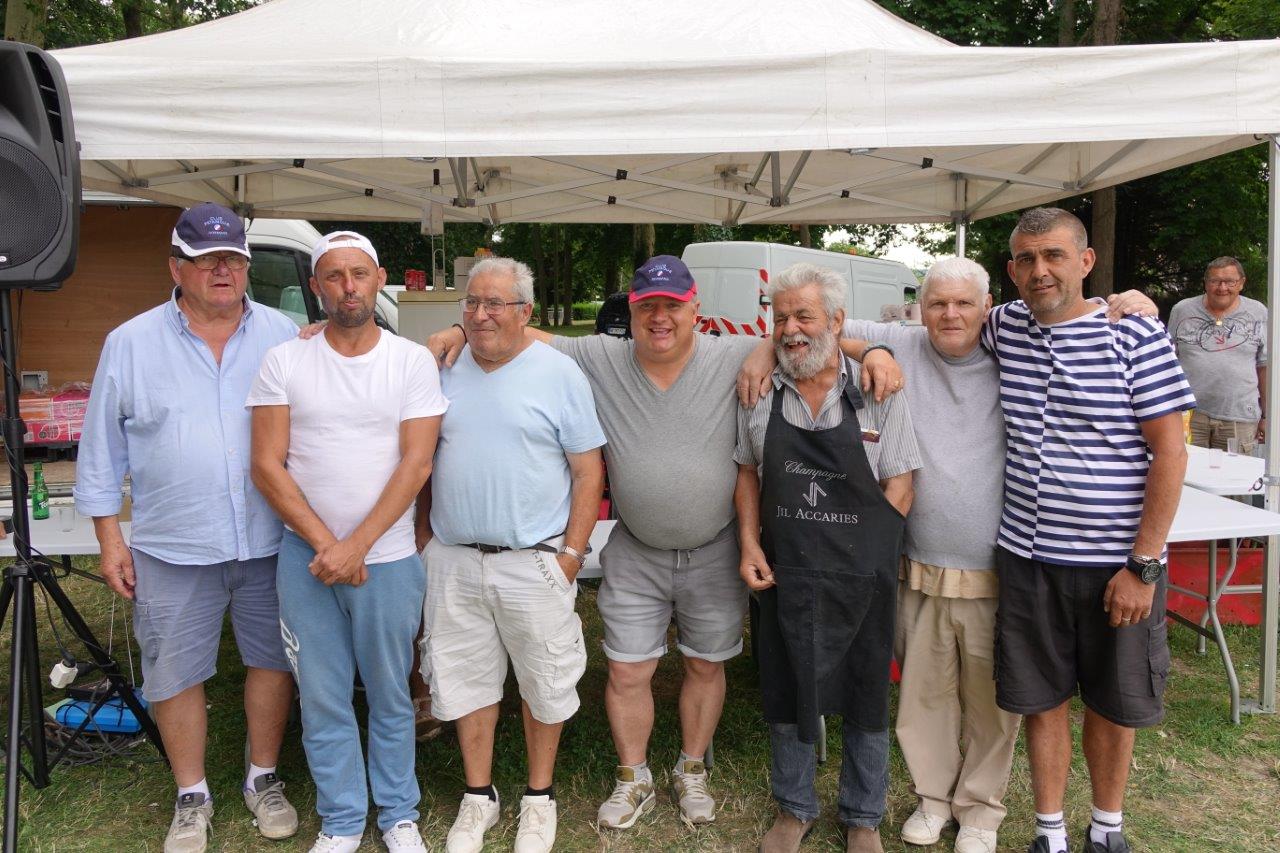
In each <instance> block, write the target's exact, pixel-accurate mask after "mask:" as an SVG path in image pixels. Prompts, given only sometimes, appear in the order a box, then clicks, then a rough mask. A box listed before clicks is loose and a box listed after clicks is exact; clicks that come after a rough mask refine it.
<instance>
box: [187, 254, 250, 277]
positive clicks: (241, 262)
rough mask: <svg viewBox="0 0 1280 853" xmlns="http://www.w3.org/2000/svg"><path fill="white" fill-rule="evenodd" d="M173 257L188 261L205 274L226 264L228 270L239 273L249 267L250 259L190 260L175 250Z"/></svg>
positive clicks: (235, 256)
mask: <svg viewBox="0 0 1280 853" xmlns="http://www.w3.org/2000/svg"><path fill="white" fill-rule="evenodd" d="M173 256H174V257H175V258H177V259H178V260H180V261H186V262H187V263H189V264H194V265H195V268H196V269H198V270H204V271H205V272H211V271H212V270H216V269H217V268H218V264H226V265H227V269H229V270H232V271H233V272H239V271H240V270H242V269H244V268H245V267H247V266H249V259H248V258H246V257H245V256H244V255H240V254H230V255H196V256H195V257H194V258H188V257H187V256H186V255H184V254H182V253H181V252H179V251H178V250H176V249H175V250H174V252H173Z"/></svg>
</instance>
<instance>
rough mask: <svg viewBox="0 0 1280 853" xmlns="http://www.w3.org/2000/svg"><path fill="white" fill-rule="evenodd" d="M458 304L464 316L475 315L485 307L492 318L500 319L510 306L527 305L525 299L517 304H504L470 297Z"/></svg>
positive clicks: (517, 301)
mask: <svg viewBox="0 0 1280 853" xmlns="http://www.w3.org/2000/svg"><path fill="white" fill-rule="evenodd" d="M458 304H459V305H460V306H462V312H463V313H464V314H474V313H476V311H478V310H479V309H480V306H481V305H483V306H484V312H485V313H486V314H488V315H489V316H490V317H500V316H502V314H503V312H505V311H506V310H507V306H508V305H527V304H528V303H527V302H526V301H525V300H523V299H517V300H516V301H515V302H504V301H503V300H501V299H476V298H475V297H472V296H468V297H467V298H466V299H459V300H458Z"/></svg>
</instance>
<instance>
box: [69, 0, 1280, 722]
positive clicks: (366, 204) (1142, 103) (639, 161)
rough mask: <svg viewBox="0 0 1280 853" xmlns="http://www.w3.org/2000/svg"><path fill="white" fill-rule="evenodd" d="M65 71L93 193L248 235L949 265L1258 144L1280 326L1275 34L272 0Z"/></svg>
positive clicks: (749, 5)
mask: <svg viewBox="0 0 1280 853" xmlns="http://www.w3.org/2000/svg"><path fill="white" fill-rule="evenodd" d="M56 56H57V59H58V60H59V61H60V62H61V64H62V66H63V68H64V70H65V72H66V77H67V81H68V84H69V87H70V91H71V97H72V106H73V108H74V110H75V118H76V126H77V136H78V138H79V140H80V142H81V143H82V146H83V148H82V158H83V171H84V185H85V187H86V188H90V189H95V190H101V191H107V192H116V193H122V194H126V195H129V196H134V197H143V198H149V199H153V200H156V201H161V202H170V203H174V204H189V203H191V202H194V201H197V200H199V201H204V200H220V201H222V202H224V203H228V204H231V205H233V206H236V207H237V208H238V209H239V210H240V211H241V212H242V213H244V214H245V215H253V216H275V217H297V218H311V219H326V218H341V219H360V218H368V219H378V220H424V221H431V222H432V223H433V224H435V225H437V226H438V225H439V223H440V222H441V221H473V222H480V221H484V222H488V223H490V224H498V223H501V222H505V221H541V222H695V223H708V224H735V223H749V222H787V223H801V222H817V223H823V222H832V223H852V222H947V221H952V222H955V223H956V225H957V230H958V233H959V234H960V235H961V240H960V242H961V245H962V240H963V237H962V235H963V229H964V224H965V223H966V222H968V221H970V220H973V219H979V218H982V217H985V216H990V215H993V214H996V213H1002V212H1005V211H1009V210H1016V209H1019V208H1023V207H1027V206H1030V205H1035V204H1041V203H1045V202H1049V201H1052V200H1054V199H1060V198H1063V197H1066V196H1071V195H1076V194H1079V193H1083V192H1089V191H1091V190H1094V189H1098V188H1101V187H1106V186H1111V185H1114V184H1118V183H1122V182H1125V181H1129V180H1133V179H1135V178H1139V177H1143V176H1145V175H1150V174H1153V173H1156V172H1159V171H1163V170H1166V169H1170V168H1173V167H1176V166H1179V165H1183V164H1186V163H1191V162H1195V161H1198V160H1202V159H1205V158H1208V157H1212V156H1215V155H1217V154H1222V153H1225V152H1228V151H1232V150H1236V149H1239V148H1243V147H1246V146H1249V145H1254V144H1257V143H1259V142H1262V141H1264V140H1267V139H1270V140H1271V141H1270V142H1269V143H1268V145H1269V149H1270V152H1271V153H1270V164H1271V175H1272V193H1271V202H1270V209H1271V232H1270V242H1269V246H1270V257H1271V264H1270V270H1269V287H1270V293H1271V294H1272V298H1271V304H1272V305H1273V306H1280V298H1277V297H1278V296H1280V267H1278V266H1277V262H1278V260H1280V233H1278V232H1277V219H1280V195H1278V194H1277V191H1276V180H1277V178H1276V165H1277V162H1276V160H1277V143H1276V141H1275V138H1276V137H1275V135H1276V134H1280V88H1277V86H1276V81H1277V80H1280V40H1278V41H1256V42H1232V43H1210V44H1177V45H1135V46H1121V47H1107V48H1070V49H1021V48H971V47H957V46H955V45H952V44H949V43H947V42H945V41H943V40H941V39H938V38H936V37H934V36H932V35H930V34H928V33H926V32H924V31H922V30H920V29H918V28H916V27H913V26H911V25H909V24H906V23H904V22H903V21H901V20H899V19H897V18H895V17H893V16H892V15H890V14H889V13H887V12H885V11H884V10H883V9H881V8H880V7H879V6H877V5H875V4H874V3H872V2H870V0H792V2H790V3H787V4H783V5H780V4H778V3H775V2H769V0H729V2H725V3H719V4H703V3H693V2H689V1H688V0H616V2H613V3H609V4H602V3H598V2H591V0H554V2H553V0H541V2H535V1H534V0H521V2H516V0H274V2H269V3H266V4H264V5H261V6H258V7H256V8H254V9H251V10H249V11H246V12H243V13H241V14H238V15H234V16H232V17H229V18H224V19H221V20H218V21H214V22H212V23H208V24H204V25H201V26H197V27H191V28H189V29H185V30H180V31H176V32H171V33H165V34H162V35H157V36H151V37H147V38H142V39H135V40H131V41H125V42H116V43H112V44H105V45H97V46H92V47H83V48H75V49H71V50H64V51H59V52H57V53H56ZM961 250H962V249H961ZM1272 322H1273V329H1272V333H1271V343H1272V352H1276V351H1277V346H1278V345H1280V317H1277V316H1276V312H1273V316H1272ZM1269 375H1270V384H1271V387H1270V390H1269V395H1268V398H1269V399H1271V400H1277V399H1280V370H1274V369H1273V370H1272V371H1270V374H1269ZM1268 440H1269V446H1268V451H1269V458H1270V460H1271V463H1270V466H1269V473H1270V474H1271V475H1272V479H1271V485H1270V486H1269V488H1268V492H1267V494H1268V506H1269V507H1272V508H1276V507H1277V506H1280V480H1277V479H1276V478H1275V475H1276V474H1277V471H1278V470H1280V431H1278V430H1275V429H1272V430H1270V435H1269V437H1268ZM1278 551H1280V549H1277V548H1275V547H1272V548H1271V549H1270V557H1269V562H1268V570H1267V578H1266V591H1265V593H1264V597H1265V606H1264V630H1263V659H1264V667H1263V675H1262V684H1261V689H1260V696H1261V704H1262V707H1263V709H1264V710H1267V711H1274V709H1275V659H1276V629H1277V614H1278V613H1280V606H1278V604H1280V602H1278V600H1277V589H1278V585H1280V560H1278V553H1277V552H1278Z"/></svg>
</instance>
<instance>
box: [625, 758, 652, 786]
mask: <svg viewBox="0 0 1280 853" xmlns="http://www.w3.org/2000/svg"><path fill="white" fill-rule="evenodd" d="M623 766H624V767H627V768H629V769H630V770H631V771H632V772H633V773H634V774H635V779H636V781H637V782H652V781H653V773H652V772H651V771H650V770H649V762H647V761H641V762H640V763H639V764H624V765H623Z"/></svg>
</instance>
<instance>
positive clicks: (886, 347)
mask: <svg viewBox="0 0 1280 853" xmlns="http://www.w3.org/2000/svg"><path fill="white" fill-rule="evenodd" d="M878 349H882V350H884V351H885V352H887V353H889V358H893V350H892V349H891V348H890V346H889V345H888V344H868V345H867V346H866V347H865V348H864V349H863V350H862V360H863V361H866V360H867V355H868V354H869V353H871V352H872V351H873V350H878Z"/></svg>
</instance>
